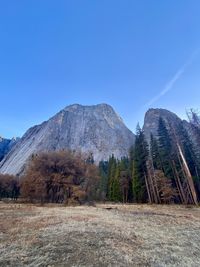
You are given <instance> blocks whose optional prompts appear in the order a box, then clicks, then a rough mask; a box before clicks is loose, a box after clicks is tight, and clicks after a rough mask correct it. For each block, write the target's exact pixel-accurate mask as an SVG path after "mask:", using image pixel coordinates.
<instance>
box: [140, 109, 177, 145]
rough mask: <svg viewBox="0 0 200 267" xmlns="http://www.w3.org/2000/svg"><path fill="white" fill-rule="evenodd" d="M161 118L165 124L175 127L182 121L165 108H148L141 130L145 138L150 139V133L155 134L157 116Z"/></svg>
mask: <svg viewBox="0 0 200 267" xmlns="http://www.w3.org/2000/svg"><path fill="white" fill-rule="evenodd" d="M160 117H161V118H162V119H163V120H164V121H165V122H166V126H167V125H169V124H170V125H172V126H173V128H174V129H175V131H176V129H177V128H178V126H179V125H180V123H182V120H181V119H180V118H179V117H178V116H177V115H176V114H174V113H173V112H170V111H168V110H166V109H149V110H148V111H147V112H146V114H145V119H144V126H143V130H144V133H145V136H146V138H147V140H148V141H149V140H150V135H151V133H152V134H153V135H154V136H156V135H157V131H158V122H159V118H160Z"/></svg>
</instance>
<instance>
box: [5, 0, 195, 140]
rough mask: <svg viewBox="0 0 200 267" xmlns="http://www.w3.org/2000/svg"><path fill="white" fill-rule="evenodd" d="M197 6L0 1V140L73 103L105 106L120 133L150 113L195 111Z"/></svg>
mask: <svg viewBox="0 0 200 267" xmlns="http://www.w3.org/2000/svg"><path fill="white" fill-rule="evenodd" d="M199 49H200V1H199V0H167V1H161V0H151V1H150V0H137V1H136V0H63V1H62V0H57V1H56V0H54V1H51V0H42V1H41V0H28V1H27V0H24V1H22V0H17V1H16V0H9V1H1V3H0V97H1V102H0V135H2V136H4V137H12V136H21V135H22V134H23V133H24V132H25V131H26V130H27V129H28V128H29V127H30V126H32V125H34V124H38V123H40V122H42V121H43V120H47V119H48V118H49V117H51V116H52V115H54V114H55V113H56V112H58V111H59V110H60V109H62V108H64V107H65V106H67V105H69V104H73V103H80V104H97V103H102V102H104V103H108V104H111V105H112V106H113V107H114V108H115V110H116V111H117V112H118V113H119V114H120V115H121V116H122V118H123V119H124V121H125V122H126V124H127V125H128V127H129V128H130V129H132V130H134V129H135V126H136V123H137V121H140V122H141V123H142V119H143V116H144V113H145V111H146V110H147V109H148V108H149V107H163V108H167V109H170V110H172V111H174V112H176V113H177V114H178V115H180V116H184V113H185V108H189V107H194V108H198V107H200V53H199V51H200V50H199Z"/></svg>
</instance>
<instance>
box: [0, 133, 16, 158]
mask: <svg viewBox="0 0 200 267" xmlns="http://www.w3.org/2000/svg"><path fill="white" fill-rule="evenodd" d="M18 140H19V139H18V138H12V139H5V138H3V137H1V136H0V161H2V159H3V158H4V157H5V155H6V154H7V153H8V152H9V151H10V150H11V148H12V147H13V146H14V145H15V144H16V142H17V141H18Z"/></svg>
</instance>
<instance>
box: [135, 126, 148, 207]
mask: <svg viewBox="0 0 200 267" xmlns="http://www.w3.org/2000/svg"><path fill="white" fill-rule="evenodd" d="M147 160H148V145H147V142H146V140H145V137H144V133H143V131H142V130H141V128H140V126H139V125H138V126H137V129H136V141H135V148H134V160H133V181H132V184H133V196H134V200H135V201H136V202H146V201H147V199H148V198H149V193H148V183H147V165H146V163H147Z"/></svg>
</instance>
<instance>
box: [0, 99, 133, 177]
mask: <svg viewBox="0 0 200 267" xmlns="http://www.w3.org/2000/svg"><path fill="white" fill-rule="evenodd" d="M134 139H135V136H134V134H133V133H132V132H131V131H130V130H129V129H128V128H127V127H126V126H125V124H124V123H123V121H122V119H121V118H120V117H119V116H118V115H117V114H116V113H115V111H114V110H113V108H112V107H111V106H109V105H107V104H100V105H96V106H81V105H78V104H76V105H72V106H68V107H66V108H65V109H63V110H62V111H60V112H59V113H58V114H56V115H55V116H54V117H52V118H51V119H50V120H48V121H46V122H43V123H42V124H41V125H37V126H34V127H33V128H31V129H29V130H28V131H27V132H26V133H25V135H24V136H23V137H22V138H21V140H20V141H19V142H18V143H17V144H16V145H15V146H14V147H13V149H11V151H10V152H9V153H8V155H7V156H6V157H5V158H4V159H3V161H2V162H1V163H0V173H9V174H14V175H16V174H21V173H22V172H23V170H24V167H25V165H26V163H27V161H28V159H29V158H30V156H31V155H32V154H35V153H39V152H41V151H52V150H61V149H71V150H80V151H82V152H86V153H88V152H92V153H93V155H94V160H95V161H96V162H98V161H100V160H105V159H108V157H109V156H110V155H112V154H114V155H115V156H116V157H118V158H120V157H122V156H127V155H128V151H129V148H130V146H131V145H133V144H134Z"/></svg>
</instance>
